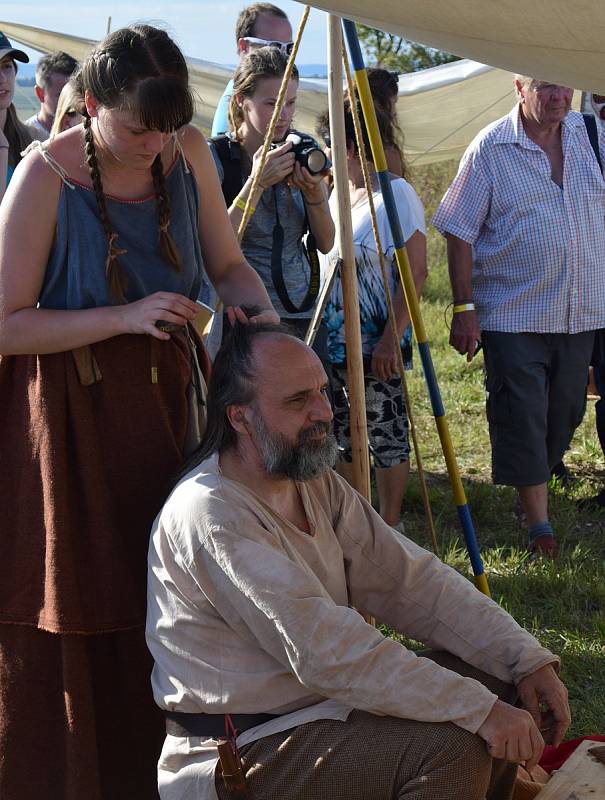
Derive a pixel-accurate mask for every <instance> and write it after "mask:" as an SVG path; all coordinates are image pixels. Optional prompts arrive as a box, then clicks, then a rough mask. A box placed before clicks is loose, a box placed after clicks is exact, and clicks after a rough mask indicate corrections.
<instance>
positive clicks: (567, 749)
mask: <svg viewBox="0 0 605 800" xmlns="http://www.w3.org/2000/svg"><path fill="white" fill-rule="evenodd" d="M585 739H590V740H591V741H593V742H605V736H599V735H598V734H596V733H593V734H591V735H590V736H580V738H579V739H570V740H569V741H568V742H563V744H560V745H559V746H558V747H553V746H552V745H546V747H545V748H544V752H543V753H542V758H541V759H540V766H541V767H542V769H544V770H546V772H549V773H550V772H553V771H554V770H555V769H560V767H561V766H562V765H563V764H564V763H565V762H566V761H567V759H568V758H569V756H570V755H571V754H572V753H573V751H574V750H575V749H576V747H577V746H578V745H579V744H580V742H583V741H584V740H585Z"/></svg>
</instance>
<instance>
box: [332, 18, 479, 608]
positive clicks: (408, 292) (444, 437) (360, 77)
mask: <svg viewBox="0 0 605 800" xmlns="http://www.w3.org/2000/svg"><path fill="white" fill-rule="evenodd" d="M343 26H344V32H345V37H346V40H347V45H348V48H349V54H350V56H351V61H352V62H353V69H354V71H355V83H356V85H357V92H358V95H359V100H360V102H361V108H362V110H363V116H364V120H365V124H366V129H367V131H368V138H369V140H370V146H371V148H372V160H373V162H374V166H375V168H376V173H377V176H378V180H379V182H380V190H381V192H382V198H383V201H384V205H385V208H386V210H387V215H388V219H389V225H390V227H391V233H392V235H393V242H394V245H395V256H396V259H397V266H398V268H399V274H400V276H401V282H402V285H403V289H404V292H405V299H406V303H407V306H408V309H409V312H410V319H411V320H412V325H413V328H414V336H415V337H416V341H417V343H418V350H419V352H420V359H421V361H422V366H423V369H424V375H425V378H426V384H427V388H428V392H429V397H430V400H431V407H432V410H433V416H434V417H435V423H436V425H437V432H438V433H439V439H440V441H441V448H442V450H443V455H444V457H445V463H446V466H447V471H448V474H449V477H450V483H451V485H452V491H453V494H454V502H455V503H456V508H457V510H458V517H459V519H460V524H461V525H462V532H463V533H464V539H465V542H466V549H467V551H468V554H469V558H470V562H471V566H472V568H473V574H474V576H475V585H476V586H477V588H478V589H479V590H480V591H482V592H483V593H484V594H486V595H488V596H489V595H490V591H489V586H488V584H487V578H486V576H485V572H484V569H483V562H482V560H481V554H480V553H479V545H478V544H477V536H476V534H475V528H474V526H473V521H472V519H471V515H470V511H469V508H468V503H467V502H466V496H465V493H464V487H463V486H462V481H461V480H460V472H459V470H458V463H457V461H456V456H455V454H454V448H453V447H452V440H451V438H450V432H449V428H448V424H447V418H446V416H445V409H444V407H443V401H442V400H441V393H440V391H439V384H438V383H437V376H436V374H435V368H434V366H433V359H432V356H431V350H430V347H429V343H428V339H427V335H426V330H425V328H424V322H423V320H422V314H421V313H420V303H419V302H418V298H417V297H416V288H415V286H414V279H413V277H412V271H411V269H410V262H409V261H408V257H407V253H406V250H405V241H404V239H403V233H402V231H401V225H400V223H399V215H398V214H397V207H396V205H395V199H394V197H393V190H392V188H391V181H390V180H389V176H388V170H387V162H386V158H385V155H384V147H383V146H382V139H381V138H380V132H379V130H378V122H377V120H376V112H375V110H374V103H373V101H372V93H371V92H370V85H369V83H368V76H367V74H366V70H365V64H364V61H363V55H362V52H361V47H360V46H359V39H358V37H357V30H356V28H355V23H354V22H351V21H350V20H343Z"/></svg>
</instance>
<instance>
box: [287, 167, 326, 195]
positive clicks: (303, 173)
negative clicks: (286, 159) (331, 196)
mask: <svg viewBox="0 0 605 800" xmlns="http://www.w3.org/2000/svg"><path fill="white" fill-rule="evenodd" d="M323 177H324V173H323V172H318V173H317V175H312V174H311V173H310V172H309V170H308V169H307V168H306V167H301V165H300V164H299V162H298V161H295V162H294V169H293V170H292V174H291V175H290V180H289V183H290V185H291V186H295V187H296V188H297V189H300V191H301V192H302V193H303V194H304V196H305V199H306V200H316V201H321V200H322V199H326V200H327V197H326V195H325V193H324V188H323Z"/></svg>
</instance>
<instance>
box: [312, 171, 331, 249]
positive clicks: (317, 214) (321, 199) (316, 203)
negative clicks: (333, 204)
mask: <svg viewBox="0 0 605 800" xmlns="http://www.w3.org/2000/svg"><path fill="white" fill-rule="evenodd" d="M304 199H305V208H306V209H307V217H308V219H309V227H310V229H311V231H312V233H313V236H314V237H315V242H316V244H317V249H318V250H319V251H320V252H322V253H329V252H330V250H331V249H332V247H333V246H334V235H335V228H334V220H333V219H332V214H331V213H330V206H329V204H328V196H327V193H326V191H325V188H324V186H323V183H322V184H319V186H318V188H317V191H316V192H314V193H313V194H311V193H309V192H305V194H304Z"/></svg>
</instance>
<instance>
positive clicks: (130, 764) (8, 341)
mask: <svg viewBox="0 0 605 800" xmlns="http://www.w3.org/2000/svg"><path fill="white" fill-rule="evenodd" d="M75 80H76V87H77V89H78V92H79V94H80V96H81V97H82V98H83V110H84V123H83V124H82V125H78V126H76V127H74V128H72V129H71V130H68V131H65V132H64V133H62V134H61V135H60V136H56V137H55V138H54V139H52V140H50V141H48V142H44V143H42V144H41V145H40V146H39V147H38V148H37V149H36V150H34V151H33V152H30V153H29V154H28V155H27V156H26V157H25V159H24V162H23V164H22V165H21V167H20V170H19V175H18V180H16V181H13V182H12V183H11V186H10V187H9V190H8V193H7V195H6V197H5V199H4V201H3V203H2V206H1V207H0V229H1V230H2V237H0V304H1V305H0V354H2V355H1V357H0V399H1V403H2V409H3V412H2V415H1V416H0V442H2V450H1V451H0V460H1V464H2V469H0V519H1V520H2V530H3V536H2V537H0V573H1V574H0V796H1V797H2V800H34V798H35V800H57V798H61V800H82V798H88V800H102V798H103V799H104V798H111V800H126V799H128V800H137V799H138V798H141V800H143V798H144V799H145V800H150V798H153V797H157V783H156V765H157V759H158V756H159V753H160V750H161V746H162V742H163V739H164V720H163V717H162V714H161V713H160V711H159V709H158V708H157V707H156V706H155V703H154V701H153V697H152V694H151V687H150V672H151V667H152V662H151V658H150V656H149V653H148V651H147V648H146V645H145V635H144V631H145V614H146V578H147V547H148V539H149V531H150V529H151V525H152V522H153V519H154V517H155V515H156V514H157V512H158V511H159V509H160V508H161V506H162V503H163V501H164V499H165V497H166V495H167V494H168V491H169V489H170V487H171V485H172V482H173V479H174V476H175V475H176V473H177V472H178V470H179V469H180V467H181V465H182V463H183V460H184V457H185V456H186V455H187V454H188V452H190V451H191V450H192V449H193V448H194V447H195V446H197V444H198V443H199V436H198V433H199V425H200V417H201V411H202V403H203V397H201V393H202V377H203V375H204V374H206V375H207V373H208V367H209V363H208V358H207V355H206V353H205V351H204V348H203V346H202V344H201V342H200V341H199V339H198V338H197V336H196V334H195V331H194V330H193V328H192V325H191V323H192V322H193V320H194V319H195V317H196V314H197V309H198V305H197V303H196V298H197V297H198V294H199V291H200V286H201V284H202V281H203V279H204V272H206V273H207V275H208V277H209V279H210V280H211V281H212V283H213V284H214V287H215V289H216V291H217V293H218V295H219V296H220V297H221V299H222V301H223V303H224V304H225V306H226V307H227V308H228V310H229V314H230V315H231V318H234V317H239V318H242V317H243V316H244V314H243V310H242V309H241V308H239V307H240V306H256V307H259V308H261V309H263V311H262V312H260V313H259V315H258V316H257V320H269V321H276V320H277V315H276V314H275V312H274V310H273V309H272V307H271V304H270V302H269V298H268V297H267V293H266V291H265V289H264V288H263V286H262V283H261V282H260V280H259V278H258V276H257V275H256V273H255V272H254V270H252V269H251V268H250V266H249V265H248V264H247V263H246V261H245V259H244V257H243V256H242V253H241V250H240V248H239V247H238V244H237V241H236V239H235V236H234V234H233V230H232V228H231V224H230V222H229V219H228V217H227V214H226V212H225V207H224V204H223V202H222V199H221V197H220V186H219V183H218V180H217V176H216V170H215V168H214V164H213V161H212V157H211V155H210V152H209V149H208V146H207V145H206V142H205V141H204V138H203V136H202V135H201V133H200V132H199V131H198V130H197V129H196V128H194V127H192V126H191V125H189V123H190V121H191V119H192V116H193V108H194V105H193V96H192V93H191V90H190V87H189V76H188V70H187V65H186V62H185V59H184V58H183V56H182V54H181V52H180V50H179V49H178V48H177V46H176V45H175V44H174V42H173V41H172V40H171V39H170V38H169V37H168V35H167V34H166V33H165V32H164V31H162V30H158V29H157V28H153V27H150V26H147V25H139V26H134V27H132V28H123V29H121V30H117V31H115V32H114V33H112V34H110V35H109V36H108V37H107V38H106V39H105V40H104V41H103V42H101V43H100V44H99V45H98V47H97V48H96V49H95V50H94V51H93V52H92V53H91V55H90V56H89V57H88V58H87V59H86V61H85V62H84V63H83V65H82V68H81V71H80V73H79V75H78V76H77V78H76V79H75ZM32 765H33V766H32Z"/></svg>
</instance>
